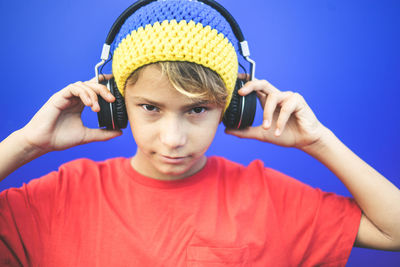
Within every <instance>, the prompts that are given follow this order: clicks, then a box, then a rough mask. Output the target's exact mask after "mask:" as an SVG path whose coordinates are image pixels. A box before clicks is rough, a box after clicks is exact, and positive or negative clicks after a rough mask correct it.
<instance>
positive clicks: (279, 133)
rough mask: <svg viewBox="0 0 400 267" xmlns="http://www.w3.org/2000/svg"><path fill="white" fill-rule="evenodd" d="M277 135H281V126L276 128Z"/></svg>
mask: <svg viewBox="0 0 400 267" xmlns="http://www.w3.org/2000/svg"><path fill="white" fill-rule="evenodd" d="M275 135H276V136H279V135H281V130H280V129H279V128H276V130H275Z"/></svg>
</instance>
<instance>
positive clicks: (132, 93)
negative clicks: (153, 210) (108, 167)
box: [125, 65, 223, 180]
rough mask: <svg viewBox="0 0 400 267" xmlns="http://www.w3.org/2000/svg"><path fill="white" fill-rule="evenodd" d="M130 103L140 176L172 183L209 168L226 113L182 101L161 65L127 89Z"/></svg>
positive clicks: (144, 71)
mask: <svg viewBox="0 0 400 267" xmlns="http://www.w3.org/2000/svg"><path fill="white" fill-rule="evenodd" d="M125 101H126V108H127V112H128V117H129V121H130V125H131V129H132V134H133V137H134V139H135V141H136V144H137V152H136V155H135V156H134V157H133V159H132V166H133V167H134V168H135V169H136V170H137V171H138V172H139V173H141V174H143V175H146V176H148V177H152V178H156V179H161V180H172V179H180V178H185V177H187V176H190V175H193V174H194V173H196V172H198V171H199V170H200V169H201V168H202V167H203V166H204V164H205V163H206V157H205V155H204V153H205V152H206V151H207V149H208V147H209V146H210V144H211V142H212V140H213V138H214V136H215V133H216V130H217V127H218V124H219V122H220V118H221V115H222V110H223V108H222V107H218V106H217V105H215V104H212V103H210V102H207V101H204V100H200V99H193V98H189V97H187V96H185V95H182V94H181V93H179V92H178V91H177V90H176V89H175V88H174V87H173V86H172V84H171V83H170V82H169V80H168V77H166V76H164V75H162V72H161V69H159V67H157V66H156V65H149V66H147V67H145V68H143V69H142V71H141V72H140V74H139V78H138V80H137V82H136V83H135V84H134V85H128V86H127V87H126V90H125Z"/></svg>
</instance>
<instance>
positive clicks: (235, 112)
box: [222, 79, 244, 129]
mask: <svg viewBox="0 0 400 267" xmlns="http://www.w3.org/2000/svg"><path fill="white" fill-rule="evenodd" d="M243 85H244V83H243V81H242V80H240V79H237V81H236V85H235V89H234V90H233V92H232V98H231V102H230V104H229V106H228V108H227V109H226V111H225V114H224V117H223V119H222V122H223V123H224V125H225V127H226V128H228V129H236V128H237V126H238V125H239V122H240V113H241V110H242V99H241V98H242V96H240V95H239V93H238V91H239V89H240V88H242V86H243Z"/></svg>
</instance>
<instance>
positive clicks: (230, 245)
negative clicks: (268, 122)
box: [0, 157, 361, 267]
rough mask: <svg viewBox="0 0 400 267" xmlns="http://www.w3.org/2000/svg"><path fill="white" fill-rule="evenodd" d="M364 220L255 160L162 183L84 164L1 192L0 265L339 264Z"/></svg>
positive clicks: (119, 162) (211, 165)
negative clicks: (247, 164)
mask: <svg viewBox="0 0 400 267" xmlns="http://www.w3.org/2000/svg"><path fill="white" fill-rule="evenodd" d="M360 217H361V211H360V209H359V207H358V206H357V204H356V203H355V202H354V200H353V199H351V198H346V197H342V196H338V195H336V194H332V193H325V192H322V191H321V190H319V189H314V188H312V187H310V186H308V185H305V184H303V183H301V182H299V181H297V180H295V179H293V178H290V177H288V176H286V175H284V174H282V173H279V172H277V171H275V170H272V169H269V168H265V167H264V166H263V164H262V162H261V161H258V160H257V161H254V162H252V163H251V164H250V165H249V166H248V167H244V166H242V165H240V164H237V163H233V162H230V161H228V160H226V159H223V158H220V157H210V158H209V159H208V162H207V164H206V166H205V167H204V168H203V169H202V170H201V171H200V172H198V173H197V174H195V175H193V176H191V177H188V178H185V179H182V180H177V181H160V180H155V179H151V178H148V177H145V176H142V175H140V174H139V173H137V172H136V171H135V170H134V169H133V168H132V167H131V165H130V161H129V159H125V158H117V159H111V160H108V161H105V162H100V163H97V162H93V161H91V160H87V159H81V160H76V161H73V162H70V163H67V164H65V165H63V166H61V167H60V169H59V171H58V172H52V173H50V174H48V175H46V176H44V177H42V178H40V179H34V180H32V181H30V182H29V183H28V184H24V185H23V186H22V187H21V188H19V189H16V188H11V189H8V190H5V191H3V192H2V193H0V265H2V266H3V265H5V264H9V265H11V266H15V265H23V266H58V267H62V266H152V267H153V266H173V267H177V266H213V267H216V266H315V265H319V266H344V265H345V263H346V261H347V259H348V257H349V255H350V251H351V248H352V246H353V243H354V240H355V237H356V234H357V231H358V226H359V223H360Z"/></svg>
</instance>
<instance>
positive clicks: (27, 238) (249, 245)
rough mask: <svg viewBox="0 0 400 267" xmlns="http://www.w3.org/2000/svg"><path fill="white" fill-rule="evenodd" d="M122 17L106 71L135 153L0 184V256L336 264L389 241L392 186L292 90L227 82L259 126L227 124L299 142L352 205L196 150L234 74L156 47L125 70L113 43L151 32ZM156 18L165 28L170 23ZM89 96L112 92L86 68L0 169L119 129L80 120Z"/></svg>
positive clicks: (6, 154) (93, 261)
mask: <svg viewBox="0 0 400 267" xmlns="http://www.w3.org/2000/svg"><path fill="white" fill-rule="evenodd" d="M170 2H176V3H177V4H179V6H180V7H182V9H179V7H177V9H179V10H188V9H185V8H183V7H188V6H189V7H191V6H192V5H197V3H196V2H195V1H170ZM166 3H167V2H165V1H160V2H156V3H154V5H152V6H150V5H149V7H148V8H150V7H155V8H159V9H162V10H169V9H168V8H165V6H163V5H164V4H166ZM196 7H198V6H196ZM201 7H202V8H208V7H204V6H201ZM145 8H146V7H144V9H143V10H145ZM189 11H190V9H189ZM207 11H209V12H207V14H213V13H212V12H211V11H210V10H208V9H207ZM189 13H190V12H189ZM197 15H198V16H200V15H199V14H197ZM133 16H135V15H133ZM215 16H217V14H215ZM135 18H136V17H133V19H132V21H135ZM194 19H195V18H194ZM126 25H127V26H126V28H128V29H126V30H125V32H124V31H123V30H121V33H120V39H119V41H118V44H119V46H118V47H117V48H115V49H114V59H113V73H114V76H115V78H116V81H117V84H119V85H118V89H119V90H121V93H123V94H124V95H125V101H126V106H127V113H128V117H129V121H130V124H131V128H132V134H133V137H134V139H135V141H136V143H137V146H138V149H137V152H136V154H135V156H134V157H132V159H121V158H120V159H111V160H108V161H106V162H103V163H95V162H92V161H89V160H78V161H74V162H72V163H68V164H66V165H63V166H62V167H60V170H59V172H53V173H51V174H49V175H47V176H46V177H43V178H41V179H38V180H33V181H32V182H31V183H29V185H27V186H24V187H23V188H21V189H10V190H8V191H4V192H3V193H2V194H1V197H0V208H1V221H0V231H1V232H0V235H1V237H2V238H1V243H0V252H1V253H0V255H1V256H0V257H3V258H1V260H2V261H3V262H4V263H7V264H10V265H13V264H22V265H44V266H46V265H50V266H64V265H65V266H66V265H70V266H71V265H72V266H93V265H112V266H157V265H159V266H184V265H188V266H251V265H254V266H266V265H278V266H280V265H281V266H298V265H303V266H314V265H333V266H336V265H338V266H342V265H344V264H345V262H346V260H347V257H348V255H349V252H350V249H351V246H352V245H353V243H354V240H355V244H356V245H358V246H365V247H373V248H378V249H388V250H399V249H400V246H399V243H400V242H399V236H400V234H399V232H400V230H399V227H398V223H397V222H398V221H399V216H400V211H399V207H398V205H396V203H399V200H400V193H399V190H398V189H397V188H395V187H394V186H393V185H392V184H390V182H388V181H387V180H386V179H385V178H383V177H382V176H381V175H380V174H378V173H377V172H376V171H374V170H373V169H372V168H370V167H369V166H368V165H367V164H366V163H364V162H362V161H361V160H360V159H358V158H357V157H356V156H355V155H354V154H353V153H352V152H351V151H349V150H348V149H347V148H346V147H345V146H344V145H343V144H342V143H341V142H340V141H339V140H338V139H337V138H336V137H335V136H334V135H333V133H332V132H331V131H330V130H328V129H327V128H326V127H324V126H323V125H322V124H321V123H320V122H319V121H318V120H317V119H316V117H315V116H314V114H313V112H312V111H311V109H310V108H309V107H308V105H307V104H306V102H305V101H304V99H303V98H302V97H301V96H300V95H298V94H297V93H292V92H281V91H279V90H278V89H276V88H275V87H273V86H272V85H271V84H269V83H268V82H267V81H265V80H253V81H250V82H248V83H246V85H245V87H244V88H242V89H241V90H240V92H239V93H240V94H242V95H246V94H249V93H250V92H251V91H256V92H257V93H258V96H259V99H260V102H261V104H262V106H263V107H264V123H263V125H262V126H259V127H250V128H248V129H246V130H241V131H238V130H235V131H233V130H229V131H227V132H228V133H231V134H234V135H237V136H239V137H246V138H253V139H259V140H261V141H264V142H270V143H274V144H278V145H283V146H291V147H297V148H299V149H301V150H303V151H305V152H307V153H309V154H310V155H312V156H313V157H315V158H316V159H318V160H320V161H321V162H322V163H323V164H325V165H326V166H327V167H328V168H330V169H331V170H332V171H333V172H334V173H335V174H336V175H337V176H338V178H339V179H340V180H341V181H342V182H343V183H344V184H345V185H346V186H347V187H348V189H349V191H350V192H351V193H352V194H353V196H354V199H355V201H356V202H357V204H358V205H356V204H355V202H354V201H353V200H351V199H347V198H342V197H339V196H336V195H333V194H328V193H322V192H321V191H320V190H315V189H311V188H310V187H308V186H305V185H303V184H301V183H299V182H297V181H295V180H293V179H291V178H289V177H286V176H285V175H282V174H280V173H278V172H276V171H273V170H271V169H268V168H264V167H263V166H262V163H261V162H259V161H255V162H253V163H252V164H250V165H249V166H248V167H243V166H240V165H238V164H235V163H232V162H229V161H227V160H225V159H222V158H218V157H211V158H208V159H207V158H206V157H205V156H204V153H205V151H206V150H207V148H208V146H209V145H210V144H211V142H212V139H213V137H214V134H215V131H216V128H217V126H218V124H219V122H220V121H221V117H222V115H223V113H224V111H225V109H226V107H227V105H228V104H229V99H230V97H231V94H232V88H231V86H229V82H227V81H229V80H235V78H236V76H235V75H236V73H235V75H232V74H228V75H227V74H226V72H223V71H218V70H215V69H214V70H210V69H213V66H211V65H212V64H213V62H212V60H210V61H209V62H211V63H204V65H201V64H199V63H196V62H195V63H193V62H180V60H178V59H179V58H181V57H186V56H187V54H186V53H185V51H183V52H182V51H181V52H182V53H181V54H179V53H178V54H177V55H176V59H175V60H173V59H169V60H168V61H163V60H161V59H160V58H165V53H162V51H163V48H162V46H160V47H158V48H157V49H158V50H157V49H156V51H157V53H156V55H155V57H158V60H155V61H154V62H157V63H154V62H144V63H143V62H142V63H141V64H142V65H141V66H138V67H137V68H135V69H129V68H131V66H134V64H135V63H137V62H136V61H135V60H137V57H133V59H132V60H133V62H128V63H126V62H124V60H125V57H123V56H121V55H124V53H123V52H124V50H123V48H122V47H125V48H126V49H129V48H130V47H134V46H135V45H136V46H135V49H138V47H137V43H135V42H136V41H137V40H142V41H143V42H144V43H145V44H147V42H150V40H151V41H152V42H154V39H153V38H152V37H154V36H151V35H150V34H147V35H146V34H145V33H146V32H145V33H144V35H143V36H144V38H143V39H138V38H131V39H129V37H127V36H128V35H127V34H126V33H127V32H130V31H128V30H133V29H132V28H130V27H133V26H131V25H129V24H126ZM158 25H161V24H156V23H154V24H152V27H147V29H148V30H152V29H155V28H157V27H158ZM168 25H172V26H174V27H176V24H174V23H173V22H171V23H169V24H168ZM168 25H167V26H165V24H164V26H165V27H168ZM172 26H171V27H172ZM189 27H190V25H189ZM145 28H146V27H145ZM184 29H186V28H185V27H184V26H182V28H179V31H177V32H180V31H182V30H184ZM189 29H190V28H189ZM204 29H206V27H204ZM164 31H165V32H168V33H170V32H171V29H170V28H167V29H164ZM205 31H206V30H205ZM138 32H139V30H138ZM161 32H163V31H162V30H161ZM201 33H202V32H201V30H200V33H197V34H199V35H200V36H201ZM146 37H147V38H146ZM201 37H202V36H201ZM163 40H164V39H160V40H159V41H160V42H162V41H163ZM223 40H225V39H223ZM129 42H131V43H129ZM221 42H223V41H221ZM121 44H122V45H121ZM218 45H219V43H217V45H216V46H218ZM232 47H233V45H231V46H229V45H227V46H225V47H224V48H226V49H227V50H228V51H229V49H232ZM195 48H196V45H194V46H193V49H195ZM117 49H119V50H117ZM185 49H186V47H185ZM210 50H212V48H210ZM160 51H161V52H160ZM167 51H168V49H167ZM164 52H165V51H164ZM140 54H141V55H144V56H145V57H147V56H148V54H150V53H148V54H145V53H140ZM210 54H212V52H211V51H210V52H209V53H206V54H205V55H206V56H208V55H210ZM226 54H228V55H231V57H228V59H227V65H229V64H234V62H237V58H236V57H235V56H232V53H231V54H229V52H227V53H226ZM174 56H175V55H174ZM153 63H154V64H153ZM137 65H140V64H139V63H137ZM235 71H236V72H237V70H235ZM124 77H125V78H124ZM105 78H107V79H110V78H111V75H108V76H106V77H105ZM242 78H245V76H242ZM96 95H101V96H102V97H103V98H104V99H106V100H107V101H109V102H112V101H114V100H115V99H114V97H113V96H112V95H110V94H109V92H108V90H107V89H106V88H105V87H104V86H102V85H99V84H97V83H96V82H95V79H92V80H91V81H87V82H84V83H81V82H77V83H74V84H71V85H69V86H67V87H66V88H64V89H63V90H61V91H60V92H58V93H56V94H55V95H53V96H52V97H51V98H50V100H49V101H48V102H47V103H46V104H45V105H44V106H43V107H42V108H41V110H40V111H39V112H38V113H37V114H36V115H35V116H34V118H33V119H32V120H31V121H30V122H29V123H28V124H27V125H26V126H25V127H24V128H23V129H21V130H19V131H17V132H15V133H13V134H11V135H10V136H9V137H8V138H7V139H5V140H4V141H3V142H2V143H1V144H0V153H1V157H2V158H4V159H5V161H6V164H4V165H3V166H1V167H0V177H1V178H4V177H6V176H7V175H8V174H9V173H11V172H12V171H13V170H15V169H16V168H18V167H19V166H21V165H22V164H24V163H26V162H28V161H30V160H32V159H34V158H36V157H38V156H40V155H42V154H44V153H47V152H49V151H53V150H61V149H66V148H69V147H73V146H76V145H79V144H83V143H87V142H92V141H99V140H107V139H110V138H113V137H116V136H119V135H120V134H121V132H120V131H103V130H99V129H96V130H93V129H87V128H85V127H84V126H83V125H82V121H81V119H80V113H81V111H82V109H83V107H84V106H85V105H86V106H90V107H92V109H93V111H96V112H97V111H99V106H98V101H97V96H96ZM358 206H359V207H360V208H361V210H362V211H363V213H362V214H361V212H360V209H359V207H358ZM367 216H368V217H367ZM288 251H290V253H289V255H288Z"/></svg>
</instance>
